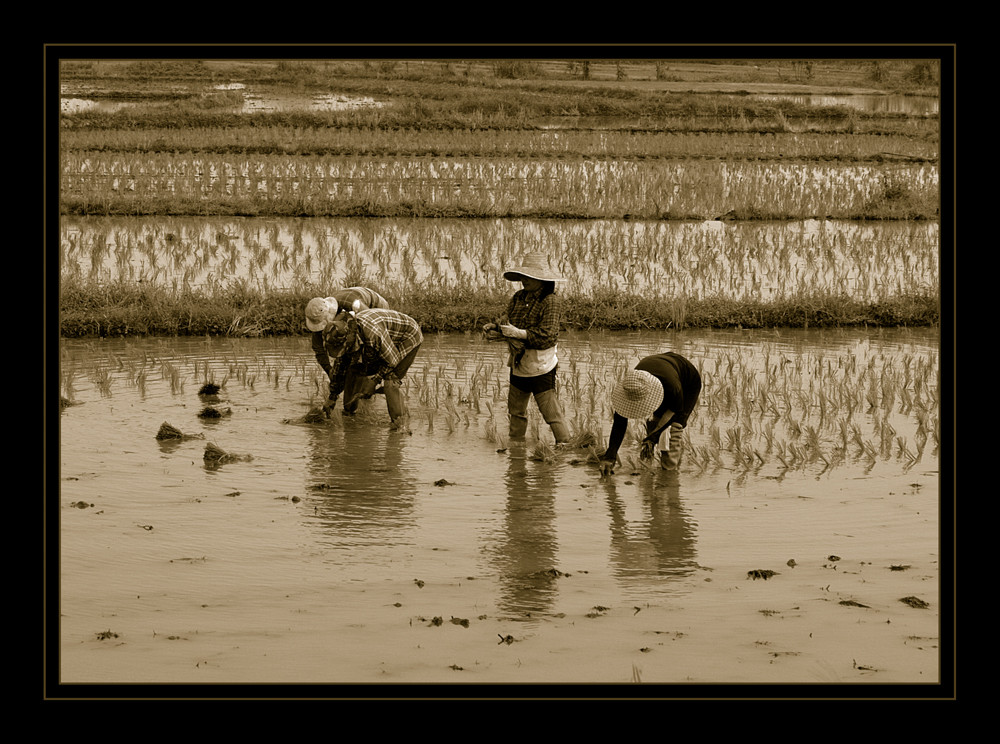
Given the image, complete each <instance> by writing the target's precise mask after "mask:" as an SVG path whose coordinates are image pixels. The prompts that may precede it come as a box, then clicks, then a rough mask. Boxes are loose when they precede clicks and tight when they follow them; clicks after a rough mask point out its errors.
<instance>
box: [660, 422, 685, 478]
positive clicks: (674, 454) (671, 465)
mask: <svg viewBox="0 0 1000 744" xmlns="http://www.w3.org/2000/svg"><path fill="white" fill-rule="evenodd" d="M683 437H684V427H683V426H681V425H680V424H671V425H670V442H669V447H670V449H668V450H667V451H665V452H660V466H661V467H662V468H663V469H664V470H677V469H678V468H679V467H680V466H681V456H682V455H683V454H684V438H683Z"/></svg>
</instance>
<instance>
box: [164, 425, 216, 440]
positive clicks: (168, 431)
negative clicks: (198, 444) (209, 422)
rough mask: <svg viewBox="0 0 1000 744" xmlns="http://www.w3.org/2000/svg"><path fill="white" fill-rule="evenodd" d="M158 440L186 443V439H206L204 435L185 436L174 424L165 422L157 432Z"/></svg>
mask: <svg viewBox="0 0 1000 744" xmlns="http://www.w3.org/2000/svg"><path fill="white" fill-rule="evenodd" d="M156 438H157V439H159V440H161V441H163V440H168V441H169V440H175V441H184V440H186V439H204V438H205V435H204V434H185V433H184V432H182V431H181V430H180V429H178V428H177V427H176V426H174V425H173V424H169V423H167V422H166V421H164V422H163V423H162V424H160V430H159V431H157V432H156Z"/></svg>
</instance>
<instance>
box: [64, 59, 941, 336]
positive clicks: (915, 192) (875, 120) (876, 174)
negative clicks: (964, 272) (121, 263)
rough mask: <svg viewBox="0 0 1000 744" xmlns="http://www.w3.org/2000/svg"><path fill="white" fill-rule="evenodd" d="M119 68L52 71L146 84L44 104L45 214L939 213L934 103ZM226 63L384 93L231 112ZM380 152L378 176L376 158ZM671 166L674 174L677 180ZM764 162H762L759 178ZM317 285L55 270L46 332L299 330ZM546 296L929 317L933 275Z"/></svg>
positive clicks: (308, 90)
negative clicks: (744, 294)
mask: <svg viewBox="0 0 1000 744" xmlns="http://www.w3.org/2000/svg"><path fill="white" fill-rule="evenodd" d="M139 67H140V68H142V70H141V72H142V75H138V72H137V70H138V68H130V67H128V66H124V67H118V68H115V70H117V72H111V73H109V74H106V75H105V73H107V70H108V69H111V68H100V69H98V66H94V67H92V68H86V67H85V66H81V67H79V68H78V72H77V73H76V74H74V73H73V72H72V71H69V72H68V74H67V80H70V81H74V80H75V81H76V82H86V81H87V80H88V79H89V80H90V82H91V83H94V82H96V83H97V84H99V85H102V86H103V87H104V89H105V91H104V93H105V95H108V96H110V97H124V96H125V95H127V93H128V89H129V87H130V86H133V87H134V86H135V84H136V80H139V79H141V80H143V83H142V85H143V86H144V87H145V90H143V91H134V90H133V95H134V97H137V98H143V99H144V100H145V101H146V103H145V104H144V105H141V106H136V107H132V108H129V109H126V110H122V111H118V112H115V113H80V114H74V115H70V116H63V117H62V118H61V121H60V147H61V153H60V155H61V161H62V164H61V165H62V173H61V176H62V184H63V198H62V199H61V204H60V210H61V213H63V214H73V215H89V214H102V215H107V214H131V215H184V214H189V215H249V216H301V217H312V216H352V217H364V216H380V217H387V216H417V217H422V218H434V217H466V218H476V217H489V218H497V217H536V218H549V217H551V218H574V219H593V218H626V217H627V218H633V219H635V218H638V219H657V220H662V219H683V220H688V219H712V218H717V217H723V216H724V217H725V218H727V219H755V220H760V219H805V218H809V217H820V218H827V217H834V218H837V219H860V220H874V219H893V220H899V219H903V220H914V219H921V220H926V219H930V220H933V219H936V218H937V181H936V172H935V171H934V167H935V165H936V163H937V158H938V147H939V143H938V124H937V122H936V120H935V119H934V118H927V117H907V116H903V115H886V114H881V115H870V114H864V113H861V112H858V111H854V110H850V109H847V108H846V107H813V106H803V105H801V104H796V103H792V102H782V101H766V102H765V101H759V100H755V99H752V98H750V97H749V96H746V95H722V94H714V95H702V94H698V95H696V94H693V93H689V92H676V93H665V92H664V91H663V90H662V89H661V90H650V89H648V88H644V87H642V86H630V85H627V83H628V82H629V79H628V76H627V75H625V76H624V77H623V78H622V79H620V80H618V83H620V84H612V85H607V84H602V85H596V84H595V85H590V84H589V83H588V84H584V85H580V81H579V80H572V81H567V80H565V79H556V78H558V75H554V76H553V77H546V76H545V75H542V74H538V73H537V70H535V72H534V73H533V74H532V75H530V76H529V77H528V78H527V79H522V80H512V79H510V77H509V75H508V71H501V72H502V74H498V69H499V68H496V67H494V69H492V70H489V69H487V70H485V72H484V71H483V70H482V69H481V66H480V69H478V70H477V71H476V72H475V73H474V74H471V73H470V72H468V70H471V67H470V68H468V70H467V72H466V74H464V75H462V74H455V72H454V69H453V68H450V67H448V66H445V67H444V68H436V69H437V72H432V73H431V74H427V69H428V68H423V67H421V68H419V69H418V68H416V66H414V70H415V71H413V70H411V69H410V67H409V66H408V65H403V66H402V67H401V66H400V65H395V64H394V65H389V64H383V65H375V66H367V67H364V66H362V68H358V67H357V66H355V67H354V68H353V69H351V70H348V71H347V72H345V68H344V67H343V66H340V67H338V66H334V67H332V68H331V66H330V65H321V64H286V63H279V64H277V65H273V64H272V65H267V64H261V65H249V66H243V67H240V66H237V67H235V68H233V69H231V70H226V71H224V72H220V71H219V68H218V67H210V66H207V65H205V64H203V63H197V62H192V63H187V64H184V63H173V64H167V65H163V66H149V65H145V66H144V65H142V64H139ZM571 67H572V66H571ZM539 69H540V68H539ZM804 69H805V68H799V70H800V74H805V73H804V72H802V71H803V70H804ZM825 69H826V68H824V67H823V66H822V65H820V64H817V66H816V68H815V69H810V70H809V71H808V74H809V76H810V77H815V78H816V81H817V82H818V81H819V78H820V77H822V75H823V74H824V73H825ZM130 70H131V72H130ZM442 70H444V72H442ZM866 70H867V71H868V72H865V71H866ZM870 72H871V71H870V70H869V69H868V68H867V67H864V66H863V65H858V66H855V67H854V68H852V74H853V76H854V77H853V78H852V79H853V80H854V82H855V84H857V82H859V81H862V80H863V81H864V82H867V83H869V84H871V83H872V80H873V78H872V75H871V74H870ZM841 73H842V71H841ZM862 73H864V74H865V75H866V76H865V77H864V78H863V79H862V78H860V77H858V76H859V75H861V74H862ZM561 74H563V75H565V74H566V73H565V72H564V73H561ZM619 74H620V67H619ZM741 74H744V75H749V76H753V75H766V74H773V70H767V69H765V70H760V69H759V68H757V71H755V72H747V71H746V70H745V69H744V70H741ZM779 74H781V73H780V72H779ZM907 75H910V76H912V75H913V72H912V69H910V70H908V68H900V70H897V72H896V79H897V83H898V82H899V81H903V82H907V81H908V80H909V78H907V77H906V76H907ZM88 76H89V78H88ZM657 76H658V79H669V73H667V74H665V75H664V77H660V70H659V69H657ZM233 79H241V80H245V81H246V82H247V83H248V84H260V85H265V86H277V87H284V88H285V89H286V90H288V89H290V90H295V91H297V92H299V93H300V94H302V95H303V97H307V96H309V95H311V94H313V93H316V92H337V93H343V94H346V95H359V96H371V97H374V98H377V99H378V100H382V101H385V102H386V103H387V104H388V105H386V106H383V107H379V108H356V109H351V110H347V111H326V112H312V111H293V112H269V113H268V112H263V113H262V112H255V113H247V114H242V113H234V112H233V110H232V107H233V105H234V103H236V102H238V100H239V97H238V94H236V93H234V92H233V91H229V90H227V91H215V90H211V89H210V87H209V86H210V84H211V83H217V82H222V81H225V82H228V81H231V80H233ZM831 79H832V78H831ZM178 81H182V82H184V83H185V84H192V83H193V84H201V85H203V86H204V87H205V90H204V92H202V93H199V94H197V95H188V96H183V97H181V98H180V99H177V98H176V97H175V98H174V99H173V100H169V99H166V98H164V97H163V96H164V94H163V93H162V90H163V89H166V88H168V87H169V86H170V85H172V84H173V83H176V82H178ZM604 82H605V83H606V82H607V81H604ZM910 82H912V81H910ZM570 83H572V84H570ZM157 86H159V89H157ZM566 115H572V116H614V117H622V118H623V119H625V120H629V121H630V122H633V123H626V124H623V125H622V128H621V129H617V130H607V131H585V130H568V131H558V132H554V131H548V132H546V131H539V130H538V128H537V126H536V122H537V121H538V120H539V119H541V118H544V117H552V116H566ZM634 122H638V123H634ZM435 161H436V162H435ZM567 163H568V164H569V165H567ZM442 164H443V165H444V166H445V167H444V168H443V169H444V170H447V169H448V168H451V167H453V166H454V168H455V169H454V170H452V172H450V173H448V174H446V176H445V177H443V178H442V176H441V173H439V172H437V171H440V170H442V168H441V166H442ZM456 164H457V165H456ZM678 165H680V167H678ZM692 166H698V167H692ZM814 166H815V167H816V168H818V169H820V170H822V169H823V168H826V169H827V171H826V172H824V174H823V179H816V178H814V177H813V176H812V170H811V169H812V168H813V167H814ZM699 168H700V169H699ZM907 168H909V169H911V170H906V169H907ZM925 168H930V169H931V171H930V173H931V176H930V177H926V178H925V176H926V175H927V173H928V171H926V170H922V169H925ZM387 169H388V170H389V171H390V173H389V176H388V177H387V178H385V177H382V176H380V175H379V174H384V173H385V171H386V170H387ZM393 169H396V170H393ZM539 173H540V174H541V176H542V177H541V178H538V177H537V176H538V174H539ZM677 173H686V174H687V175H686V176H685V177H684V178H686V179H687V180H684V178H679V177H678V176H677V175H676V174H677ZM734 173H736V174H737V176H736V177H735V178H734V176H733V174H734ZM776 173H781V174H782V176H781V179H778V180H775V176H774V174H776ZM595 174H596V175H595ZM802 174H806V175H802ZM831 184H832V185H831ZM668 194H670V195H671V196H670V197H669V198H667V196H666V195H668ZM671 199H672V201H671ZM609 258H612V259H613V257H609ZM328 289H329V288H320V289H315V288H303V290H302V291H301V292H284V291H276V292H272V291H268V292H262V291H255V290H247V289H246V288H239V287H238V288H236V289H231V290H228V291H226V292H220V291H199V290H189V289H185V290H183V291H170V290H168V289H165V288H159V287H156V286H142V285H138V286H137V285H128V284H126V283H124V282H120V283H113V284H112V285H110V286H107V285H98V284H90V283H87V282H82V281H79V280H73V281H72V282H69V283H65V284H64V286H63V287H62V288H61V300H60V310H61V316H62V318H61V320H62V332H63V335H66V336H79V335H120V334H133V333H139V334H167V335H173V334H189V333H191V334H199V335H200V334H206V333H208V334H232V335H266V334H284V333H299V332H301V329H302V322H301V311H302V310H301V309H302V307H303V306H304V304H305V303H306V302H307V301H308V299H309V298H310V297H311V296H313V295H314V294H325V293H326V291H328ZM405 296H406V298H407V299H406V301H405V302H402V303H399V304H398V307H399V309H401V310H403V311H404V312H408V313H409V314H411V315H413V316H414V317H415V318H417V319H418V320H419V321H420V322H421V323H422V325H423V326H424V327H425V329H426V330H428V331H431V332H433V331H457V330H470V329H474V328H476V327H478V326H479V325H480V323H481V322H482V321H483V320H484V319H485V318H487V317H490V316H491V315H493V314H494V313H495V312H496V310H497V308H498V307H502V305H503V303H504V302H505V301H506V297H500V296H493V295H492V294H490V293H479V294H475V295H473V294H468V293H463V292H461V291H458V290H451V289H448V290H441V291H439V292H435V291H433V290H426V289H421V290H420V291H417V292H415V293H414V292H408V293H405ZM565 299H566V302H565V321H566V324H567V326H568V327H573V328H668V327H712V326H714V327H719V326H722V327H725V326H744V327H765V326H805V325H854V324H872V325H897V324H912V325H923V324H927V323H934V322H937V317H938V314H937V312H938V311H937V304H938V297H937V295H936V294H935V295H933V296H917V297H898V298H894V299H889V300H882V301H880V302H879V303H877V304H875V305H873V304H870V303H867V304H866V303H862V302H857V301H854V300H851V299H849V298H846V297H844V296H843V295H840V294H836V293H833V292H828V291H823V290H817V289H815V288H807V289H803V291H802V292H801V293H799V295H797V296H796V298H795V299H792V300H789V299H787V298H786V299H782V300H780V301H772V302H763V301H748V300H746V299H740V300H732V299H727V298H726V297H725V296H724V295H721V294H720V295H719V296H716V297H713V298H711V299H701V300H697V301H695V300H690V299H686V298H678V299H677V302H675V303H671V304H669V306H668V304H667V303H664V302H662V301H660V300H657V301H654V300H646V299H644V298H642V297H622V296H621V295H615V296H605V295H604V294H602V292H601V291H600V290H599V289H595V290H593V291H592V292H590V293H589V294H588V295H578V294H575V295H572V296H568V297H566V298H565Z"/></svg>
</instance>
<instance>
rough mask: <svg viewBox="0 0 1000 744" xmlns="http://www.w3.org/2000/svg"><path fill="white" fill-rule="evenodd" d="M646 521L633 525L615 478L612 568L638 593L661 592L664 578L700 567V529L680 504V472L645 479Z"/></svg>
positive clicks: (609, 484)
mask: <svg viewBox="0 0 1000 744" xmlns="http://www.w3.org/2000/svg"><path fill="white" fill-rule="evenodd" d="M637 482H638V484H639V486H638V488H639V496H640V498H641V508H642V514H643V516H642V518H641V519H632V520H629V519H628V517H627V516H626V512H627V510H626V507H625V504H624V503H623V500H622V496H621V495H620V494H619V493H618V490H617V486H616V484H615V479H613V478H608V479H607V480H606V481H605V489H606V490H607V497H608V512H609V515H610V517H611V563H612V567H613V569H614V571H615V573H616V574H617V575H618V576H619V578H621V579H622V580H623V581H627V582H628V583H630V584H633V585H634V586H635V587H636V588H645V587H648V588H651V589H658V588H662V579H663V578H664V577H681V576H687V575H688V574H690V573H692V572H693V571H694V570H695V568H697V565H696V563H695V560H694V558H695V527H694V524H693V523H692V521H691V518H690V517H689V516H688V514H687V513H686V512H685V510H684V507H683V505H682V504H681V499H680V486H679V482H678V480H677V474H676V473H670V472H667V473H664V472H659V473H658V472H655V471H653V472H647V473H644V474H643V475H641V476H640V477H639V478H638V479H637Z"/></svg>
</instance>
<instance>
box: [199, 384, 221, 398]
mask: <svg viewBox="0 0 1000 744" xmlns="http://www.w3.org/2000/svg"><path fill="white" fill-rule="evenodd" d="M219 390H221V388H220V387H219V386H218V385H216V384H215V383H214V382H206V383H205V384H204V385H202V386H201V389H200V390H198V395H218V394H219Z"/></svg>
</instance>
